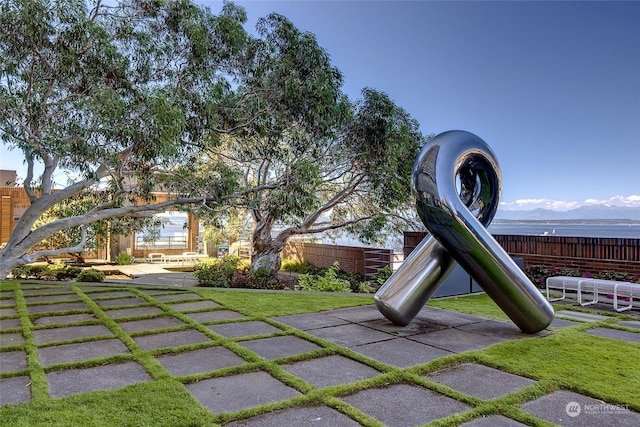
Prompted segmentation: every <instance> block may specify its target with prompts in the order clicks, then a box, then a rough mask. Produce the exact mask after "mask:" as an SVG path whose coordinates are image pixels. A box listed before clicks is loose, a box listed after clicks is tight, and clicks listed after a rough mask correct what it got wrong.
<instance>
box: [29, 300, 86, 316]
mask: <svg viewBox="0 0 640 427" xmlns="http://www.w3.org/2000/svg"><path fill="white" fill-rule="evenodd" d="M69 310H85V311H89V307H87V305H86V304H85V303H83V302H67V303H61V304H41V305H29V306H27V311H28V312H29V313H48V312H54V311H69Z"/></svg>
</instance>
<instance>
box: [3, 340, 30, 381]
mask: <svg viewBox="0 0 640 427" xmlns="http://www.w3.org/2000/svg"><path fill="white" fill-rule="evenodd" d="M23 369H27V353H25V352H24V351H22V350H17V351H5V352H2V353H0V372H12V371H22V370H23ZM0 390H1V389H0Z"/></svg>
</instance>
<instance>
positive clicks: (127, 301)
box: [96, 297, 148, 307]
mask: <svg viewBox="0 0 640 427" xmlns="http://www.w3.org/2000/svg"><path fill="white" fill-rule="evenodd" d="M96 304H98V305H99V306H100V307H128V306H132V305H141V304H148V302H147V300H146V299H144V298H140V297H128V298H114V299H104V300H96Z"/></svg>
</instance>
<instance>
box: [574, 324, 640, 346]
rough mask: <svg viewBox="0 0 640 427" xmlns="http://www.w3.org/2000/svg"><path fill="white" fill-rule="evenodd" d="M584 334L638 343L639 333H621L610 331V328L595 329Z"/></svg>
mask: <svg viewBox="0 0 640 427" xmlns="http://www.w3.org/2000/svg"><path fill="white" fill-rule="evenodd" d="M586 333H587V334H589V335H596V336H599V337H605V338H613V339H616V340H622V341H629V342H637V343H640V332H628V331H621V330H620V329H610V328H595V329H589V330H588V331H586Z"/></svg>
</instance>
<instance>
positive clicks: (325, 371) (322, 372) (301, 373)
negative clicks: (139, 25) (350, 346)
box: [282, 355, 380, 388]
mask: <svg viewBox="0 0 640 427" xmlns="http://www.w3.org/2000/svg"><path fill="white" fill-rule="evenodd" d="M282 368H283V369H284V370H285V371H287V372H289V373H290V374H292V375H295V376H297V377H300V378H302V379H303V380H305V381H306V382H308V383H310V384H313V385H315V386H316V387H319V388H322V387H328V386H330V385H337V384H347V383H350V382H353V381H358V380H361V379H364V378H370V377H374V376H376V375H378V374H379V373H380V372H379V371H378V370H376V369H373V368H372V367H370V366H367V365H365V364H362V363H360V362H356V361H355V360H351V359H349V358H346V357H343V356H339V355H334V356H327V357H319V358H317V359H310V360H304V361H302V362H297V363H293V364H291V365H283V366H282Z"/></svg>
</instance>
